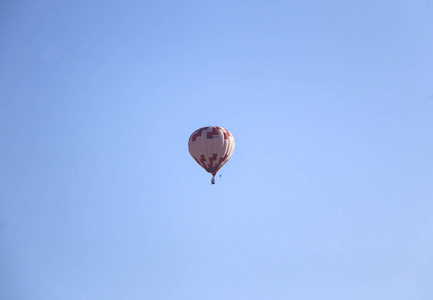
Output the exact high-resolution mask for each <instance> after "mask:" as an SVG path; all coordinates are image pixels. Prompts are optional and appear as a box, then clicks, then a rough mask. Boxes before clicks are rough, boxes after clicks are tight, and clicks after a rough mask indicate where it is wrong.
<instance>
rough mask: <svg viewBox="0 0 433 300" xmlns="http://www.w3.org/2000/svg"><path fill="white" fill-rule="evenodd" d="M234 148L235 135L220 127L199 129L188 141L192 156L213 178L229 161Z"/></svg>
mask: <svg viewBox="0 0 433 300" xmlns="http://www.w3.org/2000/svg"><path fill="white" fill-rule="evenodd" d="M234 148H235V139H234V138H233V135H232V134H231V133H230V131H228V130H227V129H225V128H222V127H218V126H207V127H203V128H200V129H197V130H196V131H194V132H193V133H192V134H191V136H190V138H189V141H188V150H189V153H190V154H191V156H192V157H193V158H194V159H195V161H196V162H197V163H198V164H199V165H200V166H201V167H202V168H203V169H205V170H206V171H207V172H208V173H211V174H212V175H213V176H215V174H216V173H217V172H218V170H219V169H221V167H222V166H223V165H224V164H225V163H226V162H227V161H228V160H229V158H230V157H231V156H232V154H233V150H234Z"/></svg>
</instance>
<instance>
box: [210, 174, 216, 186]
mask: <svg viewBox="0 0 433 300" xmlns="http://www.w3.org/2000/svg"><path fill="white" fill-rule="evenodd" d="M210 183H212V184H215V176H212V179H211V180H210Z"/></svg>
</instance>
